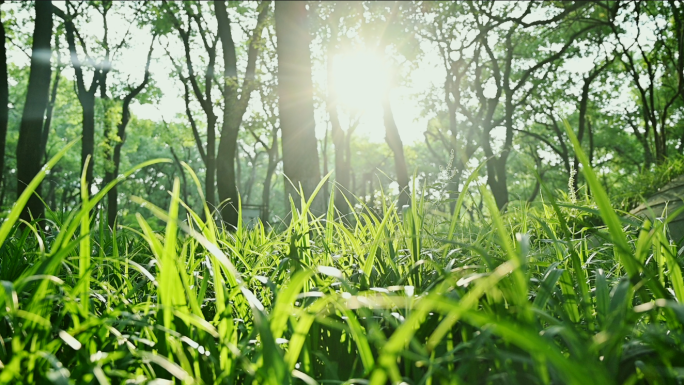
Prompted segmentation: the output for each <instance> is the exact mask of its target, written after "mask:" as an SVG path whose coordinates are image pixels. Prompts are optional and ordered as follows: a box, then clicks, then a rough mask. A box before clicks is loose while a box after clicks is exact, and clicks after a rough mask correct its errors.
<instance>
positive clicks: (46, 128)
mask: <svg viewBox="0 0 684 385" xmlns="http://www.w3.org/2000/svg"><path fill="white" fill-rule="evenodd" d="M61 76H62V68H61V67H58V68H57V71H55V80H54V81H53V82H52V91H51V92H50V102H49V103H48V106H47V111H46V113H45V123H43V132H42V134H41V138H40V154H41V156H42V157H43V161H44V162H47V161H48V160H49V159H48V153H47V142H48V138H49V136H50V125H51V123H52V112H53V111H54V109H55V102H56V101H57V89H58V87H59V78H60V77H61Z"/></svg>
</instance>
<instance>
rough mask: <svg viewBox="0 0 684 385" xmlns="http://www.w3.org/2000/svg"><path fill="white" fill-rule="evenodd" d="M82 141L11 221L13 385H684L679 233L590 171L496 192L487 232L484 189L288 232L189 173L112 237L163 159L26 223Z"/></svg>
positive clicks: (3, 299) (298, 211)
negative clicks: (185, 185)
mask: <svg viewBox="0 0 684 385" xmlns="http://www.w3.org/2000/svg"><path fill="white" fill-rule="evenodd" d="M571 137H573V136H571ZM73 144H74V143H71V145H73ZM71 145H69V146H67V147H65V148H64V149H63V150H62V151H61V152H60V153H59V154H58V155H57V156H56V157H55V158H53V159H52V160H51V161H50V162H49V163H48V165H46V167H44V168H43V170H42V171H41V173H40V174H39V175H38V176H37V177H36V179H34V181H33V182H32V183H31V185H30V186H29V187H28V188H27V190H26V191H25V192H24V193H23V194H22V195H21V196H20V198H19V199H18V200H17V202H16V204H15V205H14V207H13V208H12V210H11V212H10V213H9V215H8V216H7V217H6V218H5V220H4V222H3V223H2V225H1V226H0V243H1V244H2V248H1V249H0V284H1V285H2V288H1V289H0V337H1V339H0V383H2V384H34V383H35V384H43V383H56V384H80V383H96V384H97V383H99V384H119V383H122V384H123V383H126V384H143V383H147V384H164V383H178V384H180V383H183V384H198V383H203V384H223V383H225V384H249V383H253V384H273V385H276V384H287V383H305V384H372V385H381V384H386V383H388V382H391V383H393V384H399V383H404V384H495V383H496V384H499V383H506V384H618V383H619V384H641V383H643V384H670V383H680V382H684V355H683V354H682V352H683V350H684V349H683V348H684V306H682V305H681V301H682V300H684V280H683V278H682V271H681V250H678V247H677V245H675V244H674V243H672V242H671V241H669V240H668V236H667V223H666V221H665V222H662V221H657V222H656V223H653V224H652V223H649V222H642V221H640V220H637V219H636V218H629V217H625V215H624V213H618V212H616V211H615V210H614V209H613V208H612V207H611V204H610V201H609V198H608V196H607V194H606V193H605V191H604V190H603V189H602V187H601V185H600V183H599V182H598V179H597V178H596V175H595V174H594V173H593V171H592V170H591V169H590V168H585V169H584V175H585V180H586V182H587V184H588V187H590V190H591V191H592V196H591V197H584V198H583V199H579V202H575V203H571V202H560V201H556V200H554V198H553V197H554V194H552V193H551V192H550V191H547V190H544V191H543V200H542V202H541V203H539V204H534V205H528V204H524V203H513V204H511V205H510V206H509V207H508V208H507V210H506V211H505V212H503V213H502V212H499V210H497V208H496V204H495V202H494V199H493V197H492V196H491V193H490V192H489V191H488V190H487V189H486V188H484V187H480V188H479V190H478V191H479V192H480V194H482V197H483V201H484V208H483V210H482V212H480V216H479V217H476V219H475V220H468V219H467V218H466V216H464V215H463V212H462V210H461V207H462V206H463V204H464V202H465V195H466V194H461V196H460V197H459V201H458V202H457V204H456V210H455V212H454V213H453V215H451V214H450V215H445V214H437V213H436V211H438V210H440V209H441V210H443V209H442V208H440V207H439V206H437V205H435V204H433V202H428V201H426V200H425V199H424V198H423V197H424V196H425V195H424V194H421V192H420V191H416V189H415V188H414V189H413V190H412V200H411V204H410V205H409V206H405V207H403V208H401V209H399V210H397V209H396V208H395V206H394V204H393V201H392V200H391V199H390V198H389V197H386V199H384V200H383V202H384V203H383V204H382V210H381V212H376V211H374V210H370V209H364V210H359V211H357V212H353V213H352V217H351V218H349V219H348V220H345V221H342V220H339V219H338V218H337V214H336V211H335V209H334V204H333V202H334V197H333V196H331V197H330V203H329V205H328V210H327V213H325V214H323V215H320V216H316V215H314V214H312V212H311V210H309V208H310V206H311V204H312V201H313V200H312V199H309V200H304V199H303V198H302V200H301V202H299V204H298V205H295V204H294V202H293V204H292V207H293V209H292V213H293V215H292V216H291V218H290V219H289V222H288V223H287V226H286V228H284V229H282V230H280V231H277V232H276V231H275V230H273V229H270V228H269V227H267V226H264V225H262V224H257V225H256V226H255V227H253V228H248V227H247V226H244V224H242V223H238V227H237V229H234V230H233V231H226V229H224V228H222V226H221V225H220V223H217V222H215V221H214V220H213V219H212V215H211V213H210V212H209V209H208V208H207V207H206V206H205V207H204V208H203V212H200V213H196V212H194V211H193V210H192V209H191V208H190V207H188V206H186V205H185V203H184V202H182V201H181V199H180V193H179V190H180V188H179V182H178V180H176V183H175V185H174V188H173V191H172V192H170V193H171V196H172V198H171V203H170V206H169V207H167V208H159V207H155V206H154V205H153V204H151V203H149V202H146V201H145V200H144V199H142V198H137V197H132V198H131V199H134V200H135V201H136V202H138V203H139V204H140V205H141V206H143V207H145V208H147V209H148V210H149V216H148V217H147V218H146V217H143V216H142V215H140V214H138V215H137V219H138V226H137V227H119V228H115V229H113V230H110V229H108V228H106V225H105V222H106V221H104V220H100V218H101V217H102V215H104V210H99V209H98V207H99V204H100V203H101V201H102V198H103V197H104V196H105V195H106V192H107V191H108V189H109V188H111V186H113V184H114V183H118V182H120V181H121V180H123V179H124V177H126V176H127V175H130V174H132V173H133V172H135V170H137V169H140V168H141V167H144V166H146V165H149V164H151V163H154V162H158V161H160V160H155V161H150V162H147V163H146V164H142V165H140V166H138V167H137V168H135V169H133V170H131V171H129V172H128V173H127V174H125V175H124V176H123V177H120V178H119V179H118V180H116V181H114V182H112V183H111V184H110V185H108V186H107V187H105V188H103V189H102V190H101V191H100V192H99V193H97V194H96V195H93V196H89V194H88V191H87V189H86V188H83V189H82V192H81V193H82V196H81V199H82V204H81V207H80V208H78V209H77V210H74V211H73V212H71V213H69V214H68V215H64V216H63V215H58V214H57V213H48V218H50V219H49V220H41V221H38V222H33V223H19V220H18V218H19V213H20V211H21V210H22V209H23V207H24V205H25V204H26V201H27V200H28V197H29V195H30V194H31V193H32V191H33V189H35V187H36V186H37V185H38V183H40V181H41V180H42V178H44V177H45V175H46V173H48V172H49V170H50V168H51V167H53V166H54V165H55V164H56V163H57V162H58V161H59V159H60V157H62V156H63V155H64V154H65V153H66V152H67V151H68V150H69V147H70V146H71ZM576 150H577V153H578V156H579V158H580V160H582V161H583V163H584V164H586V162H585V161H586V156H585V155H584V154H583V153H582V152H581V149H579V148H576ZM187 168H188V171H190V174H191V175H194V174H192V173H191V171H192V170H190V168H189V167H187ZM474 176H475V173H473V176H472V177H471V178H469V179H468V181H467V182H466V184H465V186H464V187H463V191H467V190H468V188H469V187H470V188H473V189H477V187H478V186H474V183H475V182H474V181H475V180H476V178H475V177H474ZM84 181H85V178H83V181H82V183H84ZM194 181H195V183H196V185H197V188H198V190H199V191H200V194H201V190H202V188H201V185H200V182H199V180H197V178H196V177H195V179H194ZM323 183H326V181H325V180H324V181H323V182H321V184H320V185H319V189H320V187H321V186H323ZM84 185H85V183H84ZM414 187H415V186H414ZM354 203H355V202H350V205H352V206H353V204H354ZM378 211H379V210H378ZM671 218H672V217H671ZM154 221H162V222H163V223H165V230H164V231H163V232H155V231H153V229H152V228H153V227H152V226H151V225H150V223H152V222H154ZM596 223H600V224H599V225H596Z"/></svg>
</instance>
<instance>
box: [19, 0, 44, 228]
mask: <svg viewBox="0 0 684 385" xmlns="http://www.w3.org/2000/svg"><path fill="white" fill-rule="evenodd" d="M35 8H36V21H35V27H34V30H33V45H32V47H31V48H32V51H31V73H30V75H29V82H28V89H27V91H26V103H25V104H24V111H23V114H22V117H21V125H20V127H19V141H18V143H17V195H20V194H21V193H22V192H24V190H25V188H26V186H27V185H28V184H29V183H30V182H31V180H32V179H33V177H35V176H36V174H38V172H39V171H40V168H41V159H42V157H41V154H40V146H39V145H36V142H38V143H39V142H40V138H41V134H42V130H43V118H44V114H45V109H46V108H47V104H48V94H49V92H50V75H51V73H52V69H51V67H50V56H51V53H52V51H51V49H50V40H51V39H52V1H49V0H47V1H37V2H35ZM46 59H47V60H46ZM39 194H40V186H39V187H38V188H36V190H35V193H34V194H33V195H32V196H31V198H30V199H29V201H28V203H27V205H26V207H25V209H24V211H22V214H21V218H22V219H25V220H30V219H31V216H33V217H34V218H39V217H42V216H43V211H44V209H45V208H44V206H43V203H42V202H41V201H40V199H39V198H38V195H39Z"/></svg>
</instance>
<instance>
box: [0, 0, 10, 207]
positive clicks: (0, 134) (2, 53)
mask: <svg viewBox="0 0 684 385" xmlns="http://www.w3.org/2000/svg"><path fill="white" fill-rule="evenodd" d="M3 3H4V1H0V4H3ZM0 43H2V50H0V184H2V176H3V175H4V170H5V141H6V138H7V124H8V122H9V83H8V81H7V79H8V74H7V49H6V48H5V25H4V24H3V23H2V20H0ZM3 188H4V185H3ZM0 204H2V201H0Z"/></svg>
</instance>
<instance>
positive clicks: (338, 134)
mask: <svg viewBox="0 0 684 385" xmlns="http://www.w3.org/2000/svg"><path fill="white" fill-rule="evenodd" d="M332 60H333V51H332V48H328V100H327V107H328V115H329V116H330V126H331V130H332V141H333V145H334V146H335V183H336V185H337V186H338V187H337V191H335V208H336V209H337V211H339V213H340V216H342V217H344V216H345V215H346V214H349V205H348V204H347V200H346V199H345V196H347V194H348V193H347V191H349V177H350V168H351V167H350V164H349V163H350V158H349V152H350V151H349V148H348V147H349V146H348V144H349V141H348V138H347V134H345V132H344V131H343V130H342V125H341V124H340V117H339V115H338V112H337V111H338V110H337V97H336V95H335V91H334V90H333V82H332V77H333V66H332ZM347 199H349V198H347Z"/></svg>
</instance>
